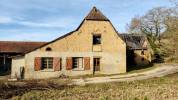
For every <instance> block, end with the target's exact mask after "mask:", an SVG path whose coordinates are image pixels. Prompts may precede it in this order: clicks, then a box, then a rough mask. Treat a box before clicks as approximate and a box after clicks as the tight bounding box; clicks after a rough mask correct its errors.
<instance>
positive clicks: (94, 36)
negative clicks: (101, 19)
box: [92, 34, 102, 45]
mask: <svg viewBox="0 0 178 100" xmlns="http://www.w3.org/2000/svg"><path fill="white" fill-rule="evenodd" d="M97 38H99V39H100V40H97ZM101 41H102V36H101V34H93V36H92V42H93V45H101Z"/></svg>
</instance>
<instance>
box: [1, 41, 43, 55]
mask: <svg viewBox="0 0 178 100" xmlns="http://www.w3.org/2000/svg"><path fill="white" fill-rule="evenodd" d="M45 43H46V42H17V41H0V53H26V52H29V51H31V50H33V49H35V48H37V47H39V46H41V45H43V44H45Z"/></svg>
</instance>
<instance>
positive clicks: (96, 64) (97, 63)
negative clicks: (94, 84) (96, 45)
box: [93, 58, 100, 71]
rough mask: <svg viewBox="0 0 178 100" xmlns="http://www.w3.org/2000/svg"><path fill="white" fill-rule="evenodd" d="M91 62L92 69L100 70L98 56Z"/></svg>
mask: <svg viewBox="0 0 178 100" xmlns="http://www.w3.org/2000/svg"><path fill="white" fill-rule="evenodd" d="M93 63H94V70H95V71H100V58H94V59H93Z"/></svg>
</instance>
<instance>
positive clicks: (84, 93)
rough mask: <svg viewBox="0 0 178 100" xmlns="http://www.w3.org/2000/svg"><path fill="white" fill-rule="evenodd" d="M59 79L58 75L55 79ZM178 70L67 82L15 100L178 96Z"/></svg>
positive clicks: (136, 99) (163, 98)
mask: <svg viewBox="0 0 178 100" xmlns="http://www.w3.org/2000/svg"><path fill="white" fill-rule="evenodd" d="M53 81H55V79H54V80H53ZM177 90H178V73H176V74H172V75H168V76H166V77H161V78H152V79H148V80H141V81H132V82H115V83H104V84H91V85H86V86H65V87H64V88H63V89H58V88H51V89H50V88H49V89H47V90H30V91H28V92H25V93H24V94H22V95H19V96H14V97H13V98H12V99H14V100H20V99H21V100H29V99H30V100H39V99H41V100H46V99H52V100H55V99H60V100H167V99H169V100H176V99H178V91H177Z"/></svg>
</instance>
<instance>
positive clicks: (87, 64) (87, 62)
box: [84, 57, 90, 70]
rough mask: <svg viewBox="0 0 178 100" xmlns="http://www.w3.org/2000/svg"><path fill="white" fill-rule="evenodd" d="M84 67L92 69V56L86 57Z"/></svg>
mask: <svg viewBox="0 0 178 100" xmlns="http://www.w3.org/2000/svg"><path fill="white" fill-rule="evenodd" d="M84 69H85V70H90V57H84Z"/></svg>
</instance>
